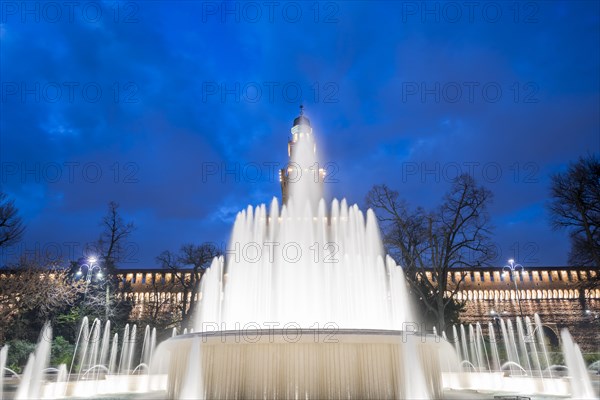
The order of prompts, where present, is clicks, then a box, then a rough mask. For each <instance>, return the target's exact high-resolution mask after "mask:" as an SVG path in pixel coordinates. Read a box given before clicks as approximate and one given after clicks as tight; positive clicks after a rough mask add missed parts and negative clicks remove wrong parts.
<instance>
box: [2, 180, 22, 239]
mask: <svg viewBox="0 0 600 400" xmlns="http://www.w3.org/2000/svg"><path fill="white" fill-rule="evenodd" d="M24 231H25V226H24V225H23V221H22V220H21V217H19V214H18V210H17V208H16V207H15V201H14V200H9V199H8V196H7V195H6V193H4V192H1V191H0V248H2V247H9V246H12V245H14V244H16V243H17V242H18V241H19V240H21V237H22V236H23V232H24Z"/></svg>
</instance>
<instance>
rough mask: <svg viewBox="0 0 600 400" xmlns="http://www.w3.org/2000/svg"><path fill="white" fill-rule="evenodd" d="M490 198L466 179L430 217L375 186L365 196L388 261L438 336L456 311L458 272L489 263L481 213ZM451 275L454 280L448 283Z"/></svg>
mask: <svg viewBox="0 0 600 400" xmlns="http://www.w3.org/2000/svg"><path fill="white" fill-rule="evenodd" d="M491 198H492V193H491V192H490V191H489V190H487V189H485V188H484V187H482V186H477V185H476V183H475V180H474V179H473V178H472V177H471V176H469V175H466V174H464V175H461V176H459V177H458V178H457V179H456V180H455V181H454V182H453V184H452V187H451V189H450V191H449V192H448V193H447V194H446V195H445V196H444V200H443V202H442V204H441V206H439V207H438V208H437V209H435V210H433V211H431V212H427V211H425V210H424V209H423V208H417V209H416V210H414V211H413V210H411V209H410V208H409V207H408V205H407V203H406V201H403V200H399V199H398V192H396V191H394V190H391V189H390V188H388V187H387V186H385V185H383V186H374V187H373V188H372V189H371V191H370V192H369V193H368V195H367V204H368V206H369V207H371V208H373V209H374V210H375V211H376V213H377V215H378V219H379V221H380V223H381V227H382V230H383V233H384V242H385V244H386V246H387V248H388V251H389V252H390V255H392V256H393V257H394V258H396V260H397V261H398V263H399V264H400V265H402V267H403V268H404V271H405V273H406V277H407V280H408V282H409V283H410V288H411V291H413V292H414V293H416V294H417V295H418V297H419V300H420V301H421V303H422V304H423V305H424V306H425V310H426V311H427V312H428V313H430V314H431V315H433V317H434V320H435V321H436V325H437V327H438V329H440V330H443V329H445V327H446V322H447V318H446V317H447V315H448V311H450V310H454V311H456V310H457V308H460V304H457V302H456V300H455V297H456V293H457V292H458V291H459V289H460V286H461V284H462V283H463V281H464V279H465V276H466V273H465V272H464V271H463V268H464V267H474V266H480V265H483V264H486V263H487V262H488V261H489V260H490V259H491V257H492V251H491V249H492V246H491V242H490V238H489V233H490V229H491V226H490V223H489V218H488V215H487V213H486V212H485V211H486V207H487V205H488V203H489V202H490V201H491ZM456 272H458V273H459V274H460V277H459V279H456V281H455V282H453V281H452V280H449V276H450V275H451V274H452V275H454V274H455V273H456ZM427 275H429V277H428V276H427Z"/></svg>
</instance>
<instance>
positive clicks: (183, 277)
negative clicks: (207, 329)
mask: <svg viewBox="0 0 600 400" xmlns="http://www.w3.org/2000/svg"><path fill="white" fill-rule="evenodd" d="M219 255H220V252H219V249H218V248H217V247H216V246H215V245H213V244H210V243H203V244H201V245H194V244H186V245H183V246H182V247H181V249H180V252H179V254H174V253H172V252H170V251H163V252H162V253H161V254H160V255H159V256H158V257H157V258H156V259H157V261H158V262H159V263H160V264H161V266H162V267H163V269H169V270H171V271H173V279H175V280H177V282H178V284H177V286H178V288H179V289H180V291H181V293H182V301H181V304H180V308H179V310H180V312H181V323H182V327H187V326H188V325H189V322H190V320H191V317H192V316H193V315H194V311H195V309H196V301H195V299H196V297H197V295H198V293H199V291H200V279H201V278H202V276H203V275H204V272H205V271H206V269H207V268H208V267H209V266H210V263H211V261H212V259H213V258H215V257H217V256H219ZM188 297H189V299H190V300H188Z"/></svg>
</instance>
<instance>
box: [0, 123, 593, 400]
mask: <svg viewBox="0 0 600 400" xmlns="http://www.w3.org/2000/svg"><path fill="white" fill-rule="evenodd" d="M290 152H291V160H290V164H289V166H288V168H287V169H285V170H284V171H282V176H283V178H282V179H283V180H284V186H285V187H286V188H287V190H289V196H284V199H283V203H282V204H280V203H279V201H278V200H277V199H273V200H272V202H271V204H270V207H269V209H267V207H266V206H265V205H260V206H257V207H252V206H248V208H247V209H245V210H243V211H241V212H240V213H239V214H238V215H237V217H236V220H235V223H234V226H233V231H232V235H231V240H230V243H229V246H228V250H227V252H226V258H224V257H218V258H215V259H214V260H213V261H212V264H211V266H210V268H209V269H208V270H207V271H206V272H205V274H204V277H203V278H202V281H201V291H200V298H199V299H198V300H199V303H198V306H197V307H196V315H195V316H194V325H193V327H191V328H190V329H189V331H188V329H187V328H185V329H184V330H183V334H181V335H177V330H176V329H175V328H173V330H172V331H171V335H170V336H171V337H170V338H169V339H167V340H166V341H164V342H163V343H161V344H159V345H158V346H157V344H156V335H157V334H156V330H155V329H153V328H151V327H150V326H146V327H145V329H144V331H143V341H142V343H141V348H140V346H136V340H137V326H136V325H126V326H125V327H124V329H123V331H122V335H121V338H122V340H121V343H120V346H119V334H118V333H115V334H114V336H112V342H111V340H110V338H111V326H110V321H106V323H105V324H104V329H102V322H101V321H99V320H94V321H93V322H92V324H91V326H90V325H89V320H88V318H87V317H86V318H84V319H83V321H82V324H81V327H80V331H79V335H78V340H77V343H76V346H75V354H74V357H73V362H72V363H71V366H70V368H69V370H68V373H67V369H66V366H60V367H59V369H58V371H59V373H58V377H57V379H56V382H46V383H44V382H43V379H42V372H43V371H44V368H46V366H47V359H48V355H49V348H50V347H49V346H50V345H49V343H50V341H49V340H44V341H42V340H40V343H39V344H38V347H37V348H36V351H35V353H34V354H32V355H31V356H30V361H29V362H28V363H27V366H26V368H25V372H24V373H23V375H22V377H21V379H22V383H21V385H20V386H19V389H18V391H17V393H16V398H18V399H19V398H28V397H45V398H60V397H92V396H105V395H111V397H115V396H119V395H120V394H122V395H123V396H125V397H128V398H131V397H135V396H136V395H135V394H132V393H137V394H138V395H139V396H140V397H141V398H146V397H147V396H149V395H157V396H160V397H161V398H162V397H169V398H181V399H188V398H189V399H201V398H210V399H217V398H286V399H287V398H296V399H299V398H304V399H314V398H318V399H320V398H360V399H384V398H390V399H392V398H411V399H422V398H423V399H424V398H442V397H444V396H446V395H448V393H453V392H455V391H456V393H458V396H459V397H462V394H466V393H472V392H476V393H477V394H478V396H479V395H482V396H483V395H485V396H488V397H490V398H491V397H492V396H493V395H494V394H495V393H501V394H508V395H520V394H525V393H529V394H535V395H543V396H548V395H558V396H564V397H567V396H577V397H578V398H594V392H593V388H592V386H591V384H590V379H589V375H588V373H587V371H586V369H585V364H584V363H583V359H582V356H581V352H580V351H579V348H578V347H577V345H576V344H574V343H573V341H572V339H571V337H570V335H569V334H568V332H563V333H562V341H563V344H564V347H563V352H564V357H565V360H566V364H567V367H568V370H569V373H570V375H571V376H570V378H569V379H563V378H558V377H555V376H553V375H552V372H551V369H552V367H553V366H551V365H550V361H549V360H550V359H549V355H548V352H547V349H546V345H545V342H544V336H543V332H542V323H541V320H540V318H539V316H537V315H535V316H534V317H533V323H532V321H531V319H530V318H525V319H522V318H516V319H515V321H514V324H513V321H512V320H510V319H506V320H505V319H500V318H498V319H497V324H498V326H497V327H496V328H495V327H494V324H493V323H491V322H490V323H488V324H487V329H488V332H487V336H486V334H484V329H485V327H486V324H485V323H483V325H482V323H476V324H470V325H466V326H465V325H460V327H458V326H453V327H452V331H451V332H449V333H448V336H450V335H451V337H452V342H453V345H452V344H451V343H450V342H449V341H448V340H447V333H446V332H440V333H439V335H438V332H437V331H435V332H434V333H433V334H428V333H424V332H421V331H420V325H419V324H418V321H417V320H416V318H415V315H414V314H413V311H412V308H411V307H410V301H409V298H408V293H407V288H406V283H405V281H404V273H403V271H402V269H401V267H400V266H398V265H396V263H395V262H394V260H393V259H392V258H391V257H389V256H387V255H386V254H385V252H384V249H383V246H382V242H381V238H380V232H379V227H378V223H377V219H376V217H375V215H374V213H373V212H372V211H371V210H367V212H366V213H363V212H362V211H361V210H360V209H359V208H358V207H357V206H356V205H348V204H347V202H346V200H341V201H338V200H333V201H332V202H331V204H330V205H329V206H327V205H326V203H325V201H324V200H323V193H322V178H323V175H324V172H323V171H322V170H321V169H319V168H315V166H318V165H320V164H319V162H318V161H319V159H318V157H317V152H316V145H315V139H314V137H313V135H312V128H311V127H310V122H309V121H308V119H307V118H306V117H304V116H303V115H301V116H300V117H298V118H297V119H296V120H295V123H294V127H293V128H292V140H291V141H290ZM496 329H498V332H497V334H496V332H495V330H496ZM188 332H189V333H188ZM140 334H141V329H140ZM50 336H51V328H50V327H49V326H47V327H45V328H44V331H43V333H42V337H44V338H49V337H50ZM486 337H487V338H488V341H487V342H486ZM496 338H498V339H496ZM500 338H501V341H502V343H503V344H504V347H501V346H500V344H501V343H500ZM138 348H139V350H138ZM538 349H539V350H540V351H541V354H538ZM6 352H7V350H6V348H3V349H2V350H0V367H3V363H5V360H6ZM138 356H139V358H137V357H138ZM138 359H139V364H137V365H135V363H137V360H138ZM544 371H547V372H544ZM101 372H102V373H101ZM0 392H1V390H0Z"/></svg>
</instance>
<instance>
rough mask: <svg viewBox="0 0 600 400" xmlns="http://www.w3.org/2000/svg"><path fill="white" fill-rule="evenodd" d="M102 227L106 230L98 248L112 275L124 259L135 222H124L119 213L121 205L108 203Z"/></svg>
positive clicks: (101, 236) (112, 202)
mask: <svg viewBox="0 0 600 400" xmlns="http://www.w3.org/2000/svg"><path fill="white" fill-rule="evenodd" d="M101 225H102V227H103V228H104V230H103V231H102V234H101V235H100V239H99V241H98V247H99V250H100V251H101V253H102V254H101V257H102V261H103V263H104V266H105V268H106V269H107V271H108V272H109V273H110V274H114V272H115V268H116V264H117V262H118V261H120V260H122V259H123V256H124V254H125V251H126V249H125V247H124V246H125V244H126V241H127V239H128V238H129V237H130V236H131V234H132V233H133V231H134V229H135V226H134V224H133V222H125V221H124V220H123V217H122V216H121V214H120V213H119V204H118V203H115V202H114V201H111V202H109V203H108V211H107V213H106V215H105V216H104V218H103V219H102V223H101Z"/></svg>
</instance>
